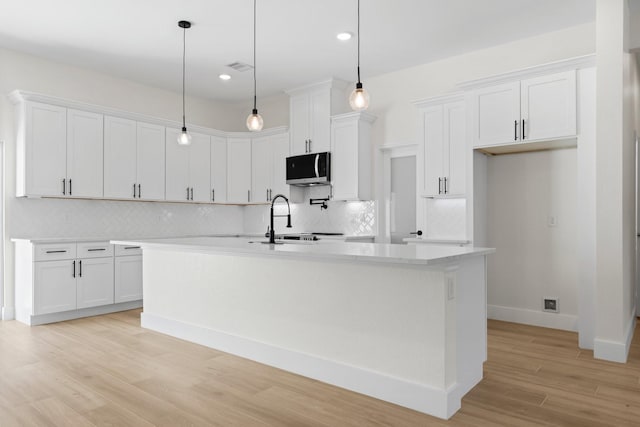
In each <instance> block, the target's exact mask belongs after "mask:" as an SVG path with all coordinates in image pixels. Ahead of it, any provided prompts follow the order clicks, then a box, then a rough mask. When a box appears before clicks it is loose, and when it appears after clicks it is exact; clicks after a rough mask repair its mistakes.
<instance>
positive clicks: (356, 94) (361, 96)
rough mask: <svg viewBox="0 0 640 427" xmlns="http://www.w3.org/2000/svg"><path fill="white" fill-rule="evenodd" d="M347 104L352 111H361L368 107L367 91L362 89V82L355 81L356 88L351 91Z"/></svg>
mask: <svg viewBox="0 0 640 427" xmlns="http://www.w3.org/2000/svg"><path fill="white" fill-rule="evenodd" d="M349 105H351V109H353V110H354V111H363V110H366V109H367V108H369V93H368V92H367V91H366V90H364V88H363V87H362V83H357V84H356V88H355V89H354V90H353V92H351V95H350V96H349Z"/></svg>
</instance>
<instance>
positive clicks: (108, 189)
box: [104, 116, 165, 200]
mask: <svg viewBox="0 0 640 427" xmlns="http://www.w3.org/2000/svg"><path fill="white" fill-rule="evenodd" d="M104 136H105V143H104V153H105V156H104V196H105V197H108V198H116V199H135V200H164V176H165V172H164V171H165V164H164V161H165V147H164V141H165V128H164V126H159V125H155V124H150V123H141V122H136V121H134V120H129V119H122V118H119V117H111V116H106V117H105V130H104Z"/></svg>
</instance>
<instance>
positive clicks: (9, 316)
mask: <svg viewBox="0 0 640 427" xmlns="http://www.w3.org/2000/svg"><path fill="white" fill-rule="evenodd" d="M15 318H16V308H15V307H8V306H4V307H2V320H15Z"/></svg>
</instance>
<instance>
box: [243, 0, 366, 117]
mask: <svg viewBox="0 0 640 427" xmlns="http://www.w3.org/2000/svg"><path fill="white" fill-rule="evenodd" d="M358 1H359V0H358ZM256 87H257V85H256V0H253V109H254V110H257V100H256V99H257V96H258V95H257V94H258V91H257V89H256Z"/></svg>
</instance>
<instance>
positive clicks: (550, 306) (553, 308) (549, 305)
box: [542, 298, 559, 313]
mask: <svg viewBox="0 0 640 427" xmlns="http://www.w3.org/2000/svg"><path fill="white" fill-rule="evenodd" d="M542 311H550V312H552V313H557V312H558V311H559V307H558V298H543V299H542Z"/></svg>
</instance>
